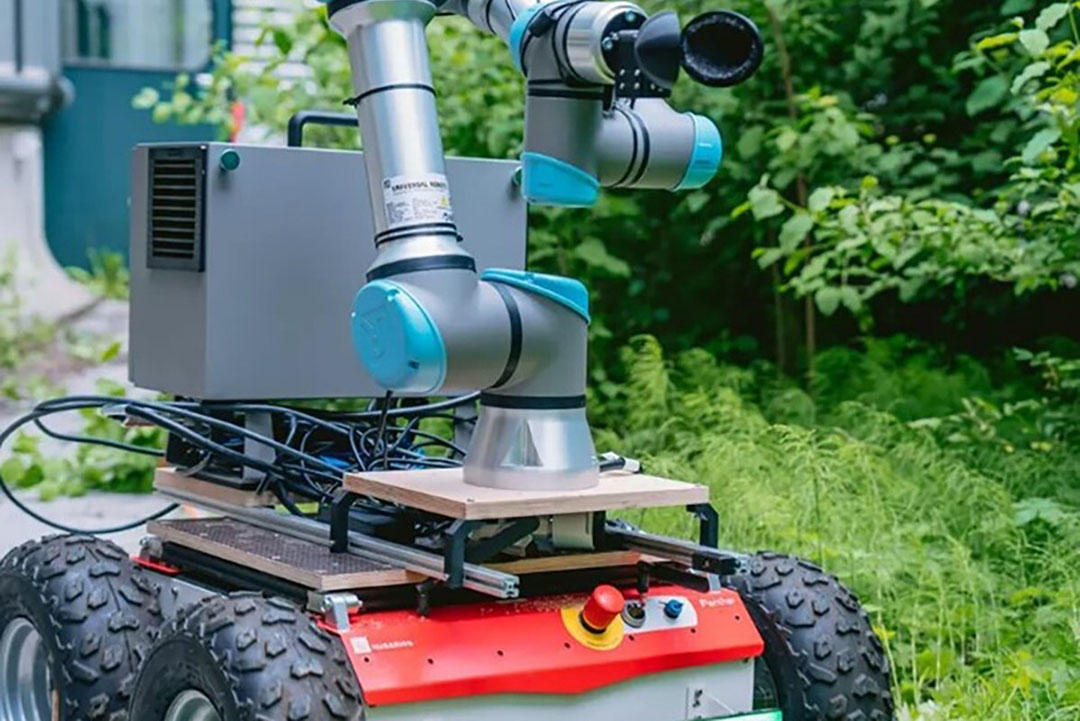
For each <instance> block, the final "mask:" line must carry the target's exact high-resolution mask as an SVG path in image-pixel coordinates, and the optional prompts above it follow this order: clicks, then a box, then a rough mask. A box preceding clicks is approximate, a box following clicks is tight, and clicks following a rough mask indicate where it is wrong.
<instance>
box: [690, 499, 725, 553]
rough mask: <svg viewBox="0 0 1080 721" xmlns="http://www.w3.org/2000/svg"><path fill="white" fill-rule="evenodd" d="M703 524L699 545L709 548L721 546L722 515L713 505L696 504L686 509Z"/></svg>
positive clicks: (699, 533)
mask: <svg viewBox="0 0 1080 721" xmlns="http://www.w3.org/2000/svg"><path fill="white" fill-rule="evenodd" d="M686 510H688V511H690V512H691V513H693V514H694V516H695V517H697V519H698V520H699V521H700V522H701V527H700V529H699V531H698V543H700V544H701V545H702V546H707V547H708V548H718V547H719V546H720V514H719V513H717V512H716V509H715V508H713V507H712V504H711V503H694V504H691V505H689V506H687V507H686Z"/></svg>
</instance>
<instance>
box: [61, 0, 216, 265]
mask: <svg viewBox="0 0 1080 721" xmlns="http://www.w3.org/2000/svg"><path fill="white" fill-rule="evenodd" d="M62 2H63V8H62V13H61V15H62V28H61V46H62V49H63V54H64V68H63V74H64V77H66V78H67V79H68V80H69V81H70V82H71V83H72V85H73V86H74V89H75V101H74V102H73V103H72V104H71V105H69V106H68V107H66V108H64V109H63V110H61V111H59V112H57V113H54V114H53V115H52V116H50V117H49V118H48V120H47V121H46V122H45V125H44V142H45V232H46V237H47V238H48V241H49V245H50V247H51V248H52V250H53V253H54V254H55V255H56V258H57V260H59V262H60V263H61V264H62V265H65V266H69V265H79V266H85V265H86V264H87V261H88V252H89V250H90V249H93V248H100V249H106V250H110V251H117V252H121V253H124V254H126V253H127V246H128V197H129V196H130V194H131V151H132V147H133V146H134V145H135V144H136V143H142V142H150V141H183V140H207V139H212V138H213V136H214V132H215V131H214V129H213V128H211V127H206V126H188V127H183V126H177V125H172V124H167V125H158V124H155V123H154V122H153V121H152V120H151V118H150V114H149V112H147V111H145V110H136V109H134V108H132V106H131V99H132V98H133V97H134V96H135V95H136V94H137V93H138V92H139V90H141V89H142V88H144V87H146V86H154V87H160V86H161V84H162V83H164V82H166V81H168V80H171V79H172V78H173V77H175V75H176V73H177V72H179V71H182V70H191V71H197V70H199V69H200V68H202V67H204V66H205V65H206V63H207V61H208V60H209V57H210V52H211V48H212V46H213V44H214V42H216V41H217V40H224V41H226V42H228V41H229V40H230V35H231V24H232V23H231V2H230V0H62Z"/></svg>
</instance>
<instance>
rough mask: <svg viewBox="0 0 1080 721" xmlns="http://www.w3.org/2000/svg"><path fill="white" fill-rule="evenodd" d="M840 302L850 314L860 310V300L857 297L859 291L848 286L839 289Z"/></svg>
mask: <svg viewBox="0 0 1080 721" xmlns="http://www.w3.org/2000/svg"><path fill="white" fill-rule="evenodd" d="M840 302H842V303H843V304H844V306H845V307H846V308H847V309H848V310H850V311H851V312H852V313H858V312H859V311H860V310H862V298H861V297H860V296H859V291H858V290H856V289H855V288H854V287H852V286H850V285H844V286H841V287H840Z"/></svg>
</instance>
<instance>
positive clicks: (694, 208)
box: [683, 191, 709, 213]
mask: <svg viewBox="0 0 1080 721" xmlns="http://www.w3.org/2000/svg"><path fill="white" fill-rule="evenodd" d="M683 202H685V203H686V209H687V210H689V211H690V212H691V213H696V212H698V211H699V210H701V209H702V208H704V207H705V204H706V203H708V202H709V194H708V193H705V192H701V191H699V192H697V193H691V194H690V195H688V196H686V200H685V201H683Z"/></svg>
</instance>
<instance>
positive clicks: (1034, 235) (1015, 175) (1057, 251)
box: [737, 3, 1080, 316]
mask: <svg viewBox="0 0 1080 721" xmlns="http://www.w3.org/2000/svg"><path fill="white" fill-rule="evenodd" d="M1076 7H1077V6H1076V5H1075V4H1074V3H1054V4H1052V5H1048V6H1046V7H1045V8H1044V9H1043V10H1042V11H1041V12H1040V13H1039V14H1038V16H1037V17H1036V19H1035V23H1034V27H1031V28H1026V27H1025V21H1024V19H1023V18H1015V19H1014V20H1013V21H1012V22H1011V23H1010V25H1011V27H1012V30H1010V31H1009V32H1005V33H1001V34H998V35H991V36H988V37H984V38H982V39H981V40H978V41H977V42H975V43H974V45H973V49H972V50H971V51H969V52H965V53H961V55H960V56H959V57H958V58H957V61H956V64H955V67H956V68H957V69H958V70H959V71H963V72H974V73H979V74H982V75H985V77H983V79H982V80H980V81H979V82H978V84H977V85H976V86H975V88H974V90H973V92H972V93H971V95H970V96H969V97H968V100H967V112H968V114H969V115H971V116H976V115H980V114H983V113H985V112H987V111H990V110H993V109H998V108H999V107H1000V108H1001V112H1002V113H1003V114H1006V115H1009V116H1015V118H1016V119H1017V126H1018V127H1019V128H1020V129H1021V136H1022V138H1023V140H1022V142H1021V143H1020V145H1019V147H1020V148H1021V151H1020V153H1019V155H1013V156H1012V157H1010V158H1009V159H1008V160H1006V161H1005V162H1004V167H1005V168H1008V169H1009V175H1008V178H1007V179H1006V181H1005V182H1004V183H1003V184H1002V185H1000V186H998V187H996V188H992V189H989V192H986V193H983V194H982V197H980V195H979V194H973V195H972V196H971V197H969V198H960V199H958V198H952V197H950V198H946V197H925V189H920V190H916V191H912V192H908V193H894V194H887V193H884V192H882V190H881V184H880V183H879V181H878V178H876V177H873V176H867V177H865V178H864V179H863V180H862V182H861V183H860V184H859V186H858V187H857V188H854V189H852V188H849V187H846V186H836V187H830V186H825V187H821V188H819V189H818V190H817V191H815V192H814V194H813V195H812V196H811V198H810V201H811V202H810V203H809V204H808V207H807V208H800V207H796V206H793V205H791V204H790V203H788V204H787V207H786V208H783V209H781V208H780V207H778V204H777V203H778V201H777V200H776V198H773V197H771V196H770V193H772V195H774V196H775V195H776V191H773V190H772V189H771V188H770V187H769V183H770V178H769V176H765V178H763V179H762V181H761V183H760V184H759V186H758V187H757V188H756V189H755V191H754V192H753V193H752V194H751V197H750V201H749V202H748V203H747V204H746V205H744V206H743V208H748V209H751V210H753V211H754V215H755V217H757V218H758V219H761V218H762V217H766V216H767V217H772V216H782V215H783V211H784V210H790V213H791V214H790V215H789V216H788V219H787V220H786V222H785V224H784V226H783V229H782V230H781V232H780V235H779V244H778V245H777V246H775V247H766V248H761V249H759V250H758V251H757V257H758V262H759V263H760V264H761V265H762V266H769V265H773V264H777V263H780V262H781V261H784V262H783V271H784V273H785V274H787V275H788V276H789V277H790V281H789V285H790V287H791V289H792V290H793V291H794V292H795V293H797V294H798V295H800V296H803V295H809V296H812V297H813V298H814V300H815V301H816V303H817V306H818V308H819V309H820V310H821V312H823V313H825V314H826V315H831V314H832V313H834V312H835V311H836V310H837V309H838V308H840V307H841V306H843V307H846V308H847V309H848V310H849V311H851V312H852V313H854V314H856V315H861V316H866V315H867V314H868V312H869V311H868V307H867V304H868V303H869V301H871V300H872V299H874V298H876V297H877V296H879V295H880V294H882V293H884V292H886V291H896V292H897V294H898V296H899V299H900V300H901V301H905V302H906V301H910V300H912V299H914V298H916V297H917V296H918V295H919V294H920V293H924V292H930V293H933V292H940V290H941V289H943V288H950V287H955V286H956V285H957V284H958V283H959V282H960V280H961V279H962V278H964V277H967V276H974V277H977V278H987V279H990V280H993V281H998V282H1003V283H1008V284H1010V285H1012V286H1013V288H1014V290H1015V292H1016V293H1018V294H1019V293H1026V292H1031V291H1034V290H1038V289H1042V288H1050V289H1056V288H1059V287H1062V286H1064V287H1066V288H1071V287H1074V286H1075V285H1076V283H1077V276H1078V274H1080V233H1078V231H1080V225H1078V220H1077V219H1078V218H1080V214H1078V210H1080V167H1078V163H1077V161H1078V160H1080V106H1078V100H1080V74H1078V72H1077V68H1078V67H1080V64H1078V63H1080V34H1078V32H1077V29H1076V17H1075V14H1076V12H1077V10H1076ZM1001 140H1002V141H1005V142H1003V143H1002V145H1003V147H1002V149H1001V150H1000V151H999V152H1000V156H1001V157H1006V156H1007V155H1009V153H1008V150H1007V148H1009V147H1011V143H1012V140H1013V138H1012V137H1010V136H1008V135H1005V134H1002V135H1001ZM984 152H988V151H984ZM763 199H764V200H763ZM761 208H766V209H767V211H768V213H767V214H763V212H762V211H761ZM740 210H741V209H740ZM737 212H739V211H737ZM807 237H812V242H810V243H808V244H806V245H803V240H804V239H805V238H807Z"/></svg>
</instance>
